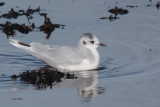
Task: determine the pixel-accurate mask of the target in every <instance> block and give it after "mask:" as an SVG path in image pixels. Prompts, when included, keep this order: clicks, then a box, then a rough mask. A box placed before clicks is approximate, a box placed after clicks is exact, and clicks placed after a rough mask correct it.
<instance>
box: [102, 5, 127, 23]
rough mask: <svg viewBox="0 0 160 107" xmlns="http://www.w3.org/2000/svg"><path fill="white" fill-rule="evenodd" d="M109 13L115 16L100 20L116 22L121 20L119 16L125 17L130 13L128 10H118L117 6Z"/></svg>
mask: <svg viewBox="0 0 160 107" xmlns="http://www.w3.org/2000/svg"><path fill="white" fill-rule="evenodd" d="M108 11H109V12H110V13H112V14H113V15H110V16H109V17H101V18H100V19H109V20H110V21H114V20H116V19H119V17H118V15H119V14H120V15H124V14H128V12H129V11H128V10H127V9H122V8H118V7H117V6H115V8H112V9H109V10H108Z"/></svg>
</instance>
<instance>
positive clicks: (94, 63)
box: [79, 46, 100, 69]
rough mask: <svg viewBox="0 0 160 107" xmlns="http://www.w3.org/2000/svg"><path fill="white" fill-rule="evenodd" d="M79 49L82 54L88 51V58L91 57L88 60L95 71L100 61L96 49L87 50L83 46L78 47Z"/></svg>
mask: <svg viewBox="0 0 160 107" xmlns="http://www.w3.org/2000/svg"><path fill="white" fill-rule="evenodd" d="M79 48H80V50H82V52H83V51H84V53H85V52H87V51H88V53H89V56H91V57H92V58H91V59H89V60H90V63H91V65H92V66H93V67H94V69H96V68H97V67H98V65H99V60H100V56H99V53H98V51H97V49H95V48H90V49H88V48H85V47H84V46H79ZM88 53H87V54H88Z"/></svg>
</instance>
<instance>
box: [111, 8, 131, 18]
mask: <svg viewBox="0 0 160 107" xmlns="http://www.w3.org/2000/svg"><path fill="white" fill-rule="evenodd" d="M108 11H109V12H110V13H112V14H115V16H117V15H118V14H120V15H124V14H127V13H128V12H129V11H128V10H127V9H122V8H118V7H117V6H115V8H113V9H110V10H108Z"/></svg>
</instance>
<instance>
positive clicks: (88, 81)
mask: <svg viewBox="0 0 160 107" xmlns="http://www.w3.org/2000/svg"><path fill="white" fill-rule="evenodd" d="M98 72H99V71H98V70H92V71H79V72H75V73H74V74H75V75H76V76H77V79H65V80H64V81H62V82H60V83H58V84H56V85H54V87H55V88H73V87H76V88H77V91H78V95H79V96H80V97H81V98H83V99H84V101H85V102H88V101H90V99H92V98H93V97H95V96H97V95H98V94H103V93H104V92H105V88H104V87H97V84H98Z"/></svg>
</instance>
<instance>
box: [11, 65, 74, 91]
mask: <svg viewBox="0 0 160 107" xmlns="http://www.w3.org/2000/svg"><path fill="white" fill-rule="evenodd" d="M11 78H12V79H13V80H16V79H18V78H19V79H20V80H21V81H23V82H27V83H29V84H32V85H36V86H37V88H38V89H44V88H46V87H47V86H50V87H51V88H52V86H53V85H54V84H57V83H59V82H62V79H77V77H76V76H75V75H74V74H70V73H64V72H60V71H58V70H55V69H52V67H50V66H46V67H41V68H39V69H37V70H30V71H29V70H28V71H26V72H22V73H21V74H19V75H12V76H11Z"/></svg>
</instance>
